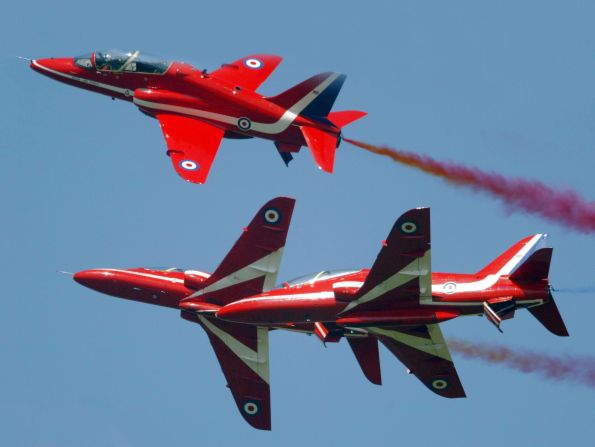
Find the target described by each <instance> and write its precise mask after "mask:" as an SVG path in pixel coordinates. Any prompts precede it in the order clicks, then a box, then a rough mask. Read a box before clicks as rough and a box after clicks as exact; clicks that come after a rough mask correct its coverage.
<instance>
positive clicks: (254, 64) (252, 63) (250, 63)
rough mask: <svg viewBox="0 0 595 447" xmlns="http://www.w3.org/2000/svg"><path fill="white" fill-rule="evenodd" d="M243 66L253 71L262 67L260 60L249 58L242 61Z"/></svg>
mask: <svg viewBox="0 0 595 447" xmlns="http://www.w3.org/2000/svg"><path fill="white" fill-rule="evenodd" d="M244 65H245V66H246V67H248V68H251V69H253V70H259V69H261V68H262V66H263V65H264V64H263V63H262V61H261V60H260V59H255V58H250V59H246V60H245V61H244Z"/></svg>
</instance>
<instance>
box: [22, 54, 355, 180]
mask: <svg viewBox="0 0 595 447" xmlns="http://www.w3.org/2000/svg"><path fill="white" fill-rule="evenodd" d="M98 54H104V55H105V54H107V53H98V52H95V53H92V55H91V57H90V59H88V61H89V62H88V63H86V64H83V65H84V66H81V63H80V61H81V58H48V59H37V60H33V61H31V65H30V66H31V68H32V69H33V70H35V71H36V72H38V73H40V74H42V75H45V76H48V77H50V78H52V79H55V80H57V81H60V82H64V83H66V84H69V85H73V86H76V87H79V88H83V89H86V90H90V91H93V92H96V93H100V94H103V95H108V96H110V97H112V98H117V99H121V100H124V101H128V102H133V103H134V104H135V105H136V106H137V107H138V108H139V109H140V110H141V111H142V112H144V113H146V114H147V115H150V116H153V117H156V118H157V119H158V120H159V122H160V124H161V126H162V128H163V131H164V136H165V138H166V143H167V147H168V155H170V156H172V162H173V164H174V168H175V169H176V172H177V173H178V174H179V175H180V176H181V177H182V178H184V179H185V180H187V181H190V182H194V183H204V182H205V181H206V178H207V176H208V173H209V170H210V167H211V164H212V162H213V159H214V158H215V154H216V153H217V150H218V148H219V144H220V142H221V139H222V138H224V137H227V138H252V137H258V138H264V139H267V140H271V141H273V142H275V143H276V144H277V147H278V149H279V150H280V151H281V152H297V151H298V150H299V148H300V147H301V146H304V145H308V146H309V147H310V150H311V151H312V154H313V156H314V159H315V161H316V162H317V164H318V166H319V167H320V168H321V169H323V170H324V171H326V172H329V173H330V172H332V170H333V165H334V156H335V150H336V147H337V146H338V144H339V142H340V141H341V128H342V127H343V126H345V125H347V124H349V123H351V122H352V121H354V120H356V119H359V118H361V117H363V116H365V113H364V112H359V111H345V112H330V107H332V104H333V103H334V98H335V97H336V95H337V94H338V91H339V89H340V88H341V85H342V83H343V80H344V78H345V77H344V76H343V75H340V76H339V75H338V74H336V73H321V74H319V75H316V76H313V77H312V78H310V79H308V80H306V81H304V82H302V83H300V84H298V85H296V86H295V87H292V88H290V89H289V90H287V91H286V92H284V93H281V94H280V95H277V96H274V97H268V98H266V97H264V96H262V95H260V94H259V93H257V92H256V89H257V88H258V87H259V86H260V84H261V83H262V82H264V80H265V79H266V78H267V77H268V76H269V75H270V74H271V73H272V71H273V70H274V69H275V68H276V67H277V65H278V64H279V63H280V62H281V58H280V57H279V56H274V55H266V54H257V55H252V56H247V57H244V58H242V59H239V60H237V61H235V62H233V63H231V64H224V65H223V66H222V67H221V68H220V69H218V70H215V71H213V72H210V73H207V72H206V71H204V70H202V71H201V70H198V69H196V68H194V67H192V66H191V65H189V64H186V63H182V62H171V63H166V62H160V63H161V64H163V65H162V67H163V72H162V73H147V72H143V71H138V70H142V64H141V62H142V55H140V53H138V52H134V53H132V52H131V53H126V54H125V53H117V52H115V53H113V54H120V55H121V56H122V58H123V59H122V63H121V64H120V65H119V66H117V67H116V68H112V67H109V64H107V63H105V62H101V64H98V56H97V55H98ZM127 57H129V58H128V60H127V59H126V58H127ZM135 57H136V58H137V59H135ZM102 58H104V56H99V59H101V60H103V59H102ZM125 60H126V62H124V61H125ZM77 61H78V64H77ZM98 65H99V66H98ZM133 69H134V70H137V71H134V70H133ZM325 82H326V83H325ZM317 101H318V102H317ZM324 102H326V104H327V105H328V107H326V108H325V107H321V106H320V103H324ZM317 104H318V105H317ZM314 105H317V106H316V107H314V108H313V109H312V107H313V106H314ZM308 107H310V108H308ZM327 109H328V110H327ZM318 113H322V115H320V116H319V115H317V114H318ZM327 116H328V117H331V118H333V119H332V120H329V119H328V118H327ZM193 122H194V124H193ZM304 136H306V137H307V138H304ZM184 162H186V163H184Z"/></svg>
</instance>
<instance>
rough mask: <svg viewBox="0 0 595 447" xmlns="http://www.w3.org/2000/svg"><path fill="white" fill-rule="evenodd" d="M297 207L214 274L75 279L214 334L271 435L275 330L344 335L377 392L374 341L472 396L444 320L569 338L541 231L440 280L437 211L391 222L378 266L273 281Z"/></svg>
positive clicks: (277, 208)
mask: <svg viewBox="0 0 595 447" xmlns="http://www.w3.org/2000/svg"><path fill="white" fill-rule="evenodd" d="M293 206H294V200H293V199H289V198H284V197H279V198H276V199H273V200H271V201H270V202H268V203H267V204H266V205H264V206H263V207H262V208H261V209H260V210H259V211H258V213H256V216H254V218H253V219H252V222H250V224H249V225H248V226H247V227H246V228H245V229H244V231H243V233H242V234H241V236H240V238H239V239H238V241H237V242H236V243H235V245H234V246H233V247H232V249H231V251H230V252H229V253H228V254H227V256H226V257H225V258H224V259H223V261H222V262H221V264H220V265H219V267H217V269H216V270H215V271H214V272H213V273H212V274H208V273H204V272H201V271H195V270H181V269H168V270H155V269H144V268H136V269H127V270H121V269H93V270H84V271H81V272H78V273H76V274H75V275H74V279H75V281H77V282H79V283H80V284H82V285H84V286H86V287H89V288H91V289H94V290H97V291H99V292H102V293H106V294H108V295H113V296H116V297H119V298H126V299H131V300H135V301H141V302H145V303H150V304H156V305H160V306H166V307H172V308H176V309H180V310H181V317H182V318H184V319H186V320H189V321H191V322H194V323H198V324H199V325H200V326H202V328H203V329H204V330H205V331H206V332H207V334H208V336H209V339H210V341H211V345H212V346H213V349H214V350H215V354H216V355H217V358H218V360H219V363H220V365H221V369H222V370H223V374H224V375H225V378H226V379H227V383H228V384H229V388H230V389H231V393H232V394H233V397H234V399H235V401H236V404H237V406H238V408H239V410H240V412H241V413H242V415H243V416H244V418H245V419H246V421H248V423H250V424H251V425H252V426H254V427H256V428H258V429H262V430H270V428H271V408H270V390H269V383H270V381H269V348H268V346H269V343H268V337H269V331H270V330H272V329H286V330H293V331H302V332H305V333H308V334H312V333H314V334H316V335H317V336H318V337H319V338H320V340H322V342H324V343H330V342H338V341H339V340H340V339H341V338H346V339H347V341H348V343H349V346H350V347H351V349H352V350H353V353H354V354H355V357H356V359H357V361H358V363H359V365H360V367H361V369H362V371H363V373H364V375H365V376H366V377H367V378H368V379H369V380H370V381H371V382H372V383H374V384H378V385H380V383H381V376H380V359H379V355H378V342H379V341H380V342H381V343H382V344H383V345H384V346H386V348H388V350H389V351H390V352H392V353H393V354H394V355H395V356H396V357H397V358H398V359H399V360H400V361H401V362H403V363H404V364H405V366H406V367H407V369H408V371H409V372H410V373H412V374H414V375H415V376H416V377H417V378H418V379H419V380H420V381H421V382H422V383H423V384H424V385H425V386H426V387H428V388H429V389H430V390H431V391H433V392H434V393H436V394H438V395H440V396H443V397H449V398H454V397H465V392H464V390H463V386H462V385H461V382H460V380H459V376H458V375H457V371H456V369H455V366H454V364H453V361H452V358H451V356H450V353H449V351H448V347H447V344H446V342H445V340H444V337H443V336H442V332H441V330H440V326H439V323H442V322H444V321H447V320H450V319H452V318H455V317H459V316H463V315H482V314H483V315H485V316H486V317H487V319H488V320H489V321H490V322H491V323H493V324H494V325H495V326H496V327H497V328H498V329H499V330H500V323H501V322H502V320H504V319H507V318H512V317H513V316H514V313H515V310H516V309H522V308H525V309H528V310H529V312H530V313H531V314H532V315H533V316H535V317H536V318H537V320H539V322H541V324H543V326H545V327H546V328H547V329H548V330H549V331H551V332H553V333H554V334H556V335H561V336H567V335H568V332H567V331H566V327H565V325H564V322H563V321H562V318H561V316H560V313H559V312H558V309H557V307H556V304H555V303H554V299H553V298H552V295H551V293H550V287H549V284H548V271H549V265H550V259H551V255H552V249H551V248H545V247H544V246H543V245H544V242H545V238H546V236H545V235H542V234H536V235H533V236H529V237H526V238H524V239H522V240H521V241H519V242H517V243H516V244H515V245H513V246H512V247H511V248H509V249H508V250H507V251H505V252H504V253H503V254H502V255H500V256H499V257H498V258H496V259H495V260H494V261H493V262H491V263H490V264H489V265H487V266H486V267H484V268H483V269H481V270H480V271H479V272H477V273H474V274H461V273H433V272H432V266H431V254H430V253H431V252H430V210H429V209H428V208H417V209H412V210H410V211H407V212H406V213H405V214H403V215H402V216H401V217H399V218H398V219H397V221H396V223H395V224H394V226H393V228H392V230H391V232H390V234H389V235H388V238H387V239H386V241H384V242H383V246H382V249H381V250H380V253H379V254H378V257H377V258H376V261H375V262H374V265H373V266H372V268H371V269H360V270H342V271H322V272H319V273H316V274H313V275H307V276H304V277H302V278H298V279H295V280H293V281H288V282H285V283H283V284H282V285H278V286H275V282H276V279H277V272H278V271H279V264H280V262H281V256H282V253H283V248H284V246H285V239H286V236H287V231H288V229H289V224H290V221H291V215H292V212H293Z"/></svg>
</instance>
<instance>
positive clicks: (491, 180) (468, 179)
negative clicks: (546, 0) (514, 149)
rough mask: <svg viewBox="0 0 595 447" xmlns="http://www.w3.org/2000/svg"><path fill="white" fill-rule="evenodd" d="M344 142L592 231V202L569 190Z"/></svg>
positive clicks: (594, 225) (594, 228)
mask: <svg viewBox="0 0 595 447" xmlns="http://www.w3.org/2000/svg"><path fill="white" fill-rule="evenodd" d="M344 140H345V141H347V142H348V143H351V144H353V145H355V146H357V147H360V148H362V149H365V150H367V151H370V152H373V153H374V154H378V155H383V156H385V157H389V158H391V159H392V160H394V161H396V162H397V163H402V164H404V165H407V166H411V167H414V168H417V169H419V170H421V171H423V172H427V173H428V174H431V175H434V176H436V177H440V178H442V179H444V180H446V181H447V182H450V183H454V184H456V185H461V186H468V187H470V188H472V189H474V190H476V191H484V192H487V193H489V194H491V195H493V196H495V197H497V198H499V199H502V200H503V201H504V202H505V203H506V205H509V206H511V207H512V208H516V209H519V210H523V211H527V212H530V213H533V214H537V215H539V216H541V217H545V218H546V219H548V220H551V221H553V222H557V223H559V224H563V225H566V226H568V227H571V228H574V229H575V230H578V231H581V232H583V233H593V232H595V202H588V201H586V200H584V199H583V198H581V197H580V196H579V195H578V194H577V193H576V192H574V191H572V190H564V191H558V190H556V189H553V188H551V187H549V186H547V185H544V184H543V183H540V182H537V181H531V180H524V179H519V178H517V179H508V178H506V177H504V176H502V175H500V174H495V173H490V172H484V171H481V170H479V169H472V168H468V167H465V166H462V165H458V164H455V163H451V162H440V161H437V160H434V159H433V158H431V157H428V156H425V155H417V154H414V153H413V152H407V151H400V150H396V149H391V148H389V147H386V146H374V145H371V144H366V143H362V142H360V141H356V140H352V139H349V138H344Z"/></svg>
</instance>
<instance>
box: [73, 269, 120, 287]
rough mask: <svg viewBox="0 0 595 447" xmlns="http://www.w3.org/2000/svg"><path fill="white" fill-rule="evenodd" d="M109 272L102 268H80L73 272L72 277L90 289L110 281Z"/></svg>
mask: <svg viewBox="0 0 595 447" xmlns="http://www.w3.org/2000/svg"><path fill="white" fill-rule="evenodd" d="M111 276H112V275H111V274H110V273H109V272H106V271H104V270H96V269H95V270H82V271H80V272H77V273H75V274H74V276H73V277H72V279H74V280H75V281H76V282H78V283H79V284H80V285H82V286H85V287H89V288H91V289H98V288H101V287H102V286H105V285H107V284H108V283H109V282H111Z"/></svg>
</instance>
